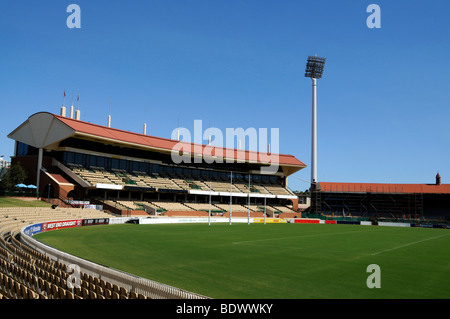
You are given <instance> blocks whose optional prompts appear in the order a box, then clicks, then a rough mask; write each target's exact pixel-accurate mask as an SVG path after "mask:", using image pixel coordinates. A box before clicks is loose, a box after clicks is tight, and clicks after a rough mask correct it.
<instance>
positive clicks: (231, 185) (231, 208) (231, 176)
mask: <svg viewBox="0 0 450 319" xmlns="http://www.w3.org/2000/svg"><path fill="white" fill-rule="evenodd" d="M232 189H233V171H231V172H230V217H229V218H230V225H231V214H232V212H233V200H232V199H233V195H232V193H231V191H232Z"/></svg>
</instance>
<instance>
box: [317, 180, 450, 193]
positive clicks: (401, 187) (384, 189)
mask: <svg viewBox="0 0 450 319" xmlns="http://www.w3.org/2000/svg"><path fill="white" fill-rule="evenodd" d="M319 184H320V188H321V191H322V192H329V193H385V194H386V193H390V194H412V193H418V194H450V184H440V185H436V184H378V183H337V182H320V183H319Z"/></svg>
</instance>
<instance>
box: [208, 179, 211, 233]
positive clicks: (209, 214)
mask: <svg viewBox="0 0 450 319" xmlns="http://www.w3.org/2000/svg"><path fill="white" fill-rule="evenodd" d="M208 226H211V172H210V175H209V213H208Z"/></svg>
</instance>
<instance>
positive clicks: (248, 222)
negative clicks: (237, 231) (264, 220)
mask: <svg viewBox="0 0 450 319" xmlns="http://www.w3.org/2000/svg"><path fill="white" fill-rule="evenodd" d="M247 224H248V225H250V173H249V174H248V214H247Z"/></svg>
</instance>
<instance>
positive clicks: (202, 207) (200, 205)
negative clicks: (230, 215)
mask: <svg viewBox="0 0 450 319" xmlns="http://www.w3.org/2000/svg"><path fill="white" fill-rule="evenodd" d="M184 205H186V206H188V207H190V208H191V209H193V210H197V211H199V210H201V211H205V212H209V203H184ZM211 211H212V212H216V211H223V210H222V209H221V208H219V207H217V206H216V205H214V204H212V203H211Z"/></svg>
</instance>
